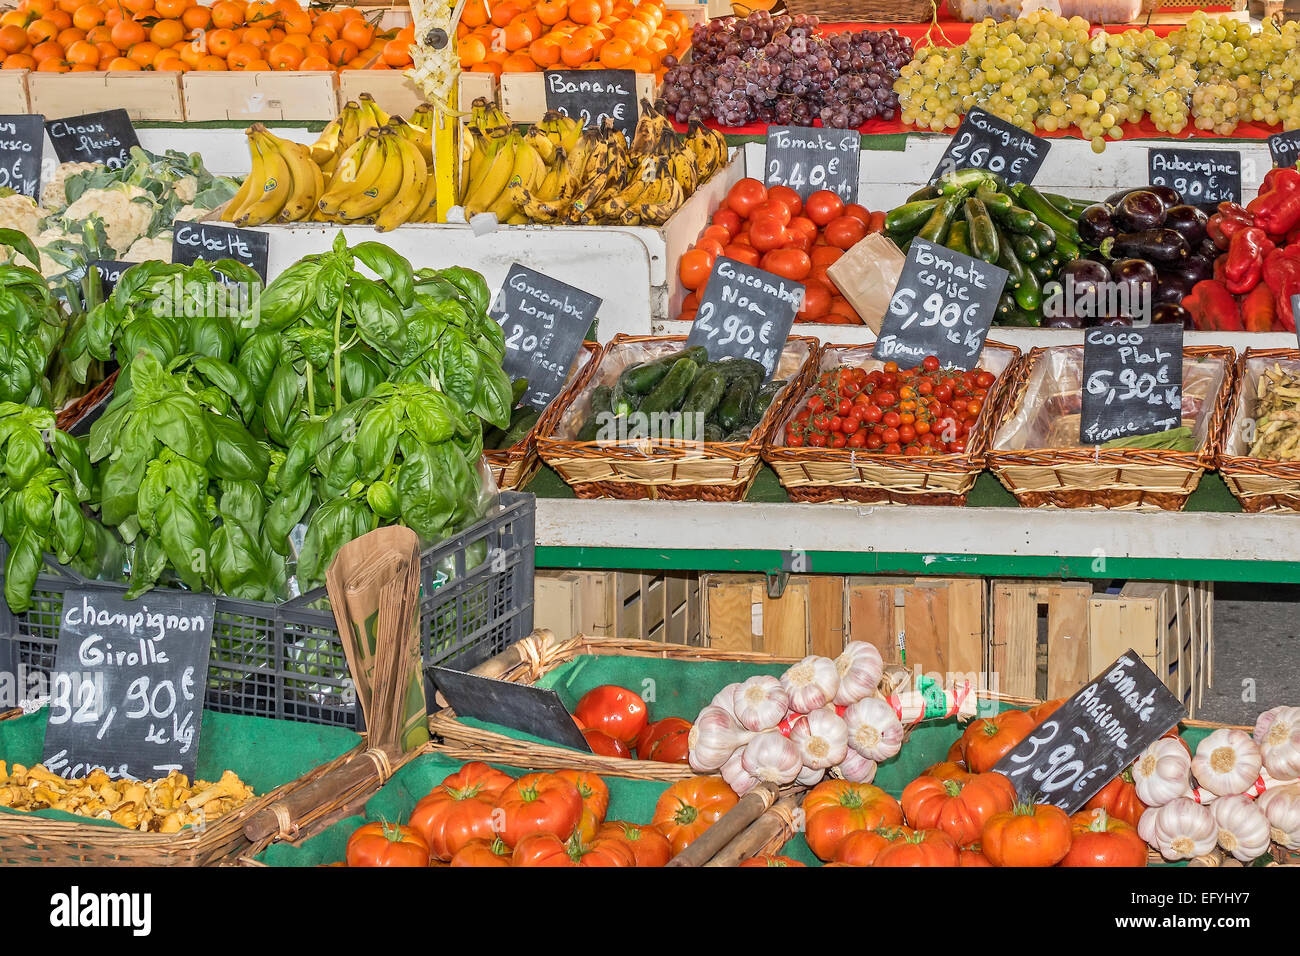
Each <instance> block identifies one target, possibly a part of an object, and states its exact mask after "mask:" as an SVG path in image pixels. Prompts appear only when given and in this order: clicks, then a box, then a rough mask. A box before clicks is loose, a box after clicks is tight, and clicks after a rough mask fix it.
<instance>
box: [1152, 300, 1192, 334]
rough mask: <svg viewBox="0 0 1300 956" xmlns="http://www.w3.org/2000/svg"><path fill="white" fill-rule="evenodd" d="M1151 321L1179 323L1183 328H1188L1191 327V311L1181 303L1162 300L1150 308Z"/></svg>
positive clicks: (1169, 323)
mask: <svg viewBox="0 0 1300 956" xmlns="http://www.w3.org/2000/svg"><path fill="white" fill-rule="evenodd" d="M1151 321H1152V323H1153V324H1156V325H1164V324H1168V325H1181V326H1183V328H1187V329H1190V328H1191V327H1192V313H1190V312H1188V311H1187V310H1186V309H1184V308H1183V307H1182V306H1181V305H1173V304H1171V303H1169V302H1162V303H1161V304H1160V305H1157V306H1156V307H1155V308H1154V309H1152V310H1151Z"/></svg>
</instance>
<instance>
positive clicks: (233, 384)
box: [194, 356, 257, 422]
mask: <svg viewBox="0 0 1300 956" xmlns="http://www.w3.org/2000/svg"><path fill="white" fill-rule="evenodd" d="M194 369H195V371H197V372H198V373H199V374H200V375H202V376H203V377H204V378H206V379H207V380H208V381H209V382H211V383H212V384H213V385H215V386H216V387H217V388H219V389H221V390H222V391H223V392H225V393H226V394H227V395H229V396H230V397H231V398H233V399H234V400H235V404H236V405H238V406H239V410H240V412H241V413H242V414H241V416H240V417H242V418H243V420H244V421H245V422H248V421H250V420H251V419H252V417H253V412H255V411H256V410H257V396H256V393H255V392H254V391H253V383H252V382H250V381H249V380H248V376H246V375H245V374H244V373H243V372H241V371H240V370H239V369H238V368H236V367H235V366H234V365H231V364H230V363H229V362H221V361H217V360H216V359H212V358H205V357H202V356H200V357H199V358H196V359H194Z"/></svg>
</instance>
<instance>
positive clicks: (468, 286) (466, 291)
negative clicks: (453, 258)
mask: <svg viewBox="0 0 1300 956" xmlns="http://www.w3.org/2000/svg"><path fill="white" fill-rule="evenodd" d="M433 275H434V276H436V277H437V278H439V279H445V280H446V281H447V282H450V283H451V284H452V285H454V286H455V287H456V288H457V289H458V290H459V291H460V294H461V295H463V296H464V297H465V298H466V299H467V300H468V301H469V303H470V305H471V306H472V307H473V309H474V311H475V312H479V313H485V312H487V310H488V305H489V304H490V303H491V301H492V293H491V291H490V290H489V289H488V284H487V282H485V281H484V279H483V276H482V275H480V274H479V273H477V272H475V271H474V270H473V269H465V268H462V267H461V266H452V267H451V268H449V269H438V270H436V271H434V272H433Z"/></svg>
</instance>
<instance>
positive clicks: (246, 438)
mask: <svg viewBox="0 0 1300 956" xmlns="http://www.w3.org/2000/svg"><path fill="white" fill-rule="evenodd" d="M207 423H208V428H209V429H210V430H211V432H212V440H213V441H212V454H211V456H210V457H209V458H208V459H207V462H208V470H209V471H210V472H211V473H212V476H213V477H214V478H222V479H227V480H232V481H255V482H257V483H258V484H261V483H263V482H265V481H266V471H267V469H268V468H269V467H270V466H271V456H270V454H268V453H267V451H266V449H265V448H263V447H262V446H261V445H259V444H258V443H257V440H256V439H255V438H253V436H252V435H250V434H249V433H248V432H247V431H245V430H244V426H243V425H241V424H239V422H236V421H233V420H231V419H229V418H226V417H225V416H222V415H208V416H207Z"/></svg>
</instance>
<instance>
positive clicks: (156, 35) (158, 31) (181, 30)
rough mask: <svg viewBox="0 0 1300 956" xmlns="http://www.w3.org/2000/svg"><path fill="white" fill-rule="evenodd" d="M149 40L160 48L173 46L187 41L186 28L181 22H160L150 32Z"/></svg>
mask: <svg viewBox="0 0 1300 956" xmlns="http://www.w3.org/2000/svg"><path fill="white" fill-rule="evenodd" d="M149 39H150V40H152V41H153V42H154V43H157V44H158V45H159V46H172V45H173V44H176V43H179V42H180V41H181V40H183V39H185V27H183V26H181V22H180V21H179V20H159V21H157V22H156V23H155V24H154V25H153V28H152V29H151V30H150V31H149Z"/></svg>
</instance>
